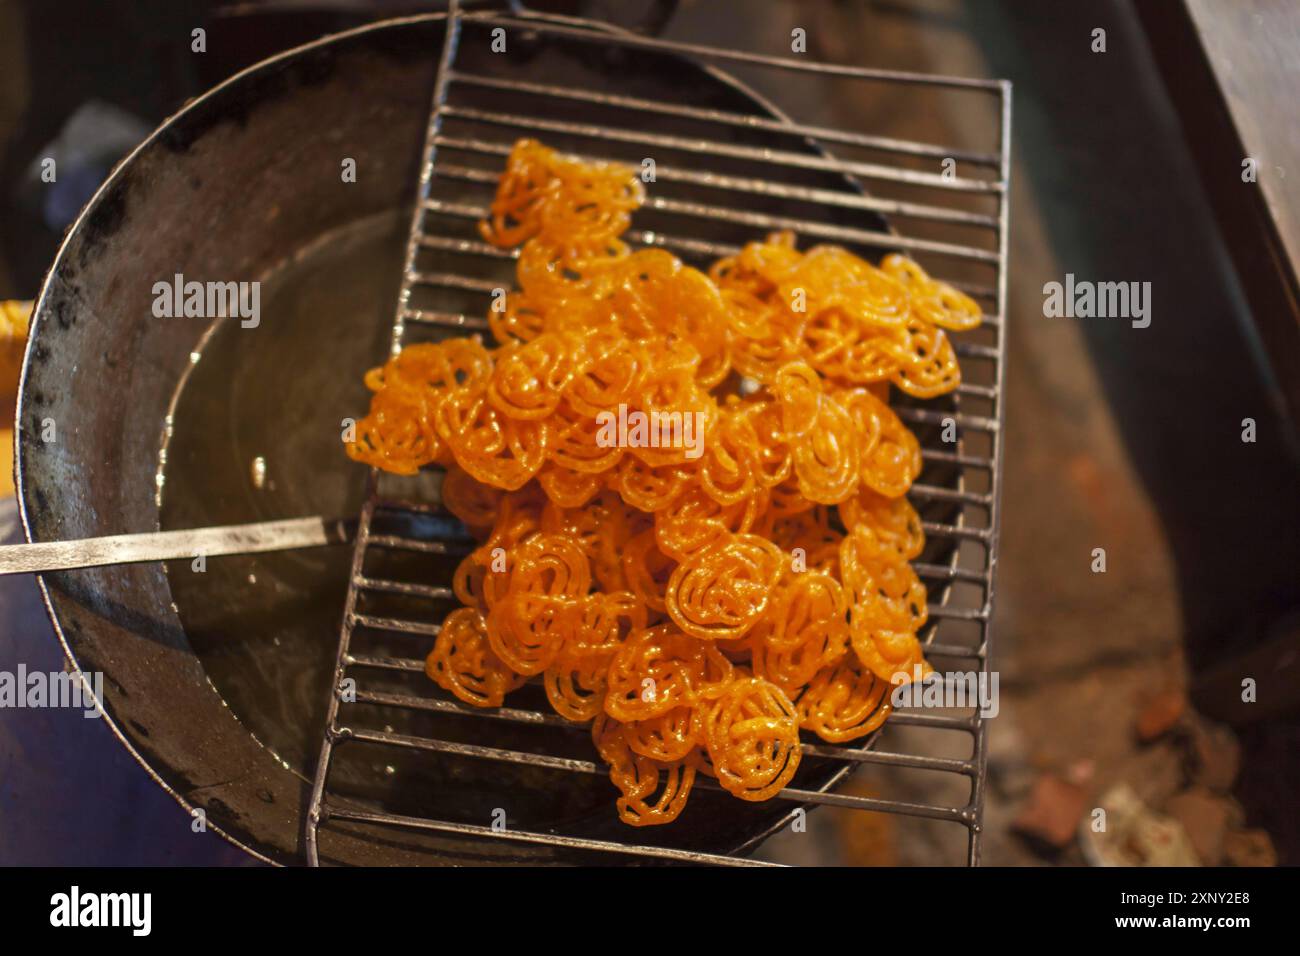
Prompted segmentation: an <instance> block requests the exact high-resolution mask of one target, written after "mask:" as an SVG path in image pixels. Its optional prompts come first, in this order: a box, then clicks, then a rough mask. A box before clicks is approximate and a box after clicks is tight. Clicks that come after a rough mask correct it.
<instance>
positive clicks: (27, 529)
mask: <svg viewBox="0 0 1300 956" xmlns="http://www.w3.org/2000/svg"><path fill="white" fill-rule="evenodd" d="M447 16H448V14H447V13H446V12H432V13H423V14H413V15H408V16H401V17H392V18H386V19H382V20H376V21H373V22H371V23H366V24H363V25H361V26H358V27H353V28H349V29H347V30H342V31H339V32H335V33H329V34H326V35H324V36H321V37H318V38H317V39H315V40H311V41H309V42H307V43H303V44H300V45H298V46H294V47H291V48H288V49H285V50H282V51H280V52H278V53H276V54H274V55H272V56H269V57H267V58H265V59H262V60H259V61H258V62H256V63H254V64H251V65H250V66H248V67H245V68H244V69H242V70H239V71H238V72H236V73H234V74H232V75H231V76H229V77H227V78H226V79H224V80H222V81H221V82H220V83H218V84H216V85H215V86H213V87H211V88H210V89H208V90H206V91H205V92H203V93H201V94H200V95H198V96H196V97H194V98H193V99H191V100H189V101H188V102H186V103H185V104H184V105H183V106H182V107H181V108H180V109H178V110H177V111H176V112H174V113H172V114H171V115H169V116H168V117H166V118H165V119H164V120H162V121H161V122H160V123H159V125H158V126H157V127H156V128H155V129H154V130H153V131H152V132H151V133H150V134H149V135H148V136H147V137H145V139H143V140H142V141H141V142H140V143H139V144H137V145H136V146H135V147H134V148H133V149H132V150H131V151H130V152H129V153H128V154H127V155H126V156H124V157H123V158H122V159H121V160H120V161H119V162H118V163H117V164H116V165H115V166H114V167H113V169H112V171H111V172H110V173H109V175H108V176H107V177H106V178H105V180H104V182H103V183H102V184H101V185H100V187H99V188H98V189H97V190H96V191H95V193H94V195H93V196H92V197H91V198H90V200H88V202H87V203H86V205H85V206H84V207H83V209H82V210H81V212H80V213H79V214H78V215H77V217H76V219H75V220H74V221H73V222H72V224H71V225H70V226H69V227H68V229H67V231H66V233H65V236H64V238H63V241H62V242H61V243H60V246H59V249H58V251H57V253H56V254H55V256H54V258H53V259H52V260H51V263H50V266H49V268H48V269H47V270H46V273H45V276H44V278H43V279H42V281H41V286H40V290H39V293H38V295H37V297H36V299H35V301H34V304H33V308H32V325H31V329H30V331H29V335H28V342H27V347H26V349H25V352H24V356H23V364H22V369H21V372H20V376H19V382H18V401H17V403H16V408H15V422H14V428H15V435H16V436H17V435H18V434H19V423H20V422H21V421H22V415H23V412H24V411H25V410H26V407H27V398H28V395H27V384H28V373H29V369H30V366H31V363H32V358H33V352H34V346H35V343H36V340H37V336H38V334H39V333H40V331H41V329H42V328H43V327H44V325H45V322H46V319H47V316H46V315H45V314H44V312H43V308H44V306H45V305H46V301H47V298H48V297H49V295H50V285H51V280H52V279H53V277H54V276H55V274H56V272H57V271H58V269H59V267H60V266H61V265H62V264H63V263H64V260H65V258H66V256H67V255H68V250H69V247H70V246H71V245H72V244H73V243H74V241H75V240H76V239H77V237H78V236H79V235H80V234H81V231H82V226H83V224H84V222H85V221H86V220H87V219H88V218H89V216H90V215H91V214H92V213H93V212H94V211H95V210H96V209H97V208H98V206H99V204H100V202H101V201H102V199H103V198H104V197H105V196H106V195H107V194H108V193H109V192H110V191H111V190H112V189H113V188H114V187H115V186H116V185H117V183H118V181H119V179H120V178H121V176H122V175H123V173H124V170H126V169H127V167H128V166H129V165H130V164H131V163H133V162H134V161H135V160H136V158H137V157H138V156H139V155H140V154H142V153H143V152H145V151H146V150H148V149H149V148H151V147H152V146H154V145H155V144H156V143H157V142H158V140H159V139H160V138H161V137H162V136H163V135H164V134H165V133H166V132H167V131H168V130H169V129H171V128H172V127H173V125H174V124H176V123H177V122H178V121H180V120H182V119H183V118H184V117H186V116H187V115H189V114H190V113H191V112H193V111H197V110H198V109H200V108H201V107H203V106H204V105H205V104H207V103H208V102H209V101H210V100H212V99H214V98H216V97H218V96H220V95H222V94H223V93H224V92H225V91H226V90H227V89H228V88H230V87H233V86H236V85H237V84H239V83H241V82H243V81H244V80H246V79H247V78H249V77H251V76H254V75H256V74H258V73H261V72H263V71H265V70H269V69H272V68H274V67H276V66H277V65H279V64H281V63H283V62H286V61H289V60H292V59H294V58H296V57H298V56H301V55H302V54H304V53H308V52H310V51H312V50H315V49H319V48H324V47H328V46H330V45H332V44H334V43H336V42H338V41H341V40H347V39H349V38H353V37H359V36H364V35H366V34H369V33H374V32H380V31H383V30H389V29H400V28H402V27H405V26H412V25H417V24H431V23H438V22H441V21H445V20H446V19H447ZM522 16H523V17H524V18H525V19H530V20H537V21H539V22H543V23H545V22H550V23H555V24H563V25H568V26H582V27H584V28H588V29H593V30H599V31H604V32H606V33H609V34H611V35H628V36H633V35H635V33H634V31H631V30H627V29H624V28H621V27H618V26H615V25H613V24H608V23H604V22H601V21H596V20H590V19H585V18H577V17H569V16H563V15H558V14H548V13H542V12H538V11H531V10H527V11H524V12H523V14H522ZM689 62H691V64H692V65H693V66H695V67H697V68H698V69H700V70H702V71H704V72H707V73H708V74H709V75H711V76H712V77H713V78H715V79H716V80H718V81H719V82H721V83H723V84H726V85H727V86H730V87H732V88H733V89H735V90H736V91H737V92H739V93H742V94H743V95H745V96H746V97H748V98H750V99H751V100H752V101H753V102H754V103H755V104H756V105H758V106H760V107H761V108H762V109H764V110H766V111H767V112H768V113H769V114H770V115H771V116H772V117H773V118H775V119H778V120H782V121H784V122H793V120H792V118H791V117H790V116H789V115H788V114H787V113H786V112H785V111H783V110H782V109H780V108H779V107H777V106H776V105H775V104H773V103H772V102H771V101H770V100H768V99H767V97H765V96H763V95H762V94H761V93H759V92H757V91H756V90H754V89H753V88H752V87H750V86H749V85H748V84H746V83H745V82H744V81H742V80H740V79H739V78H737V77H735V76H733V75H731V74H730V73H728V72H727V71H725V70H723V69H721V68H720V67H717V66H714V65H713V64H711V63H708V62H705V61H696V60H692V61H689ZM803 138H804V139H805V140H806V141H807V142H808V143H809V145H810V146H812V147H813V148H814V149H817V150H818V151H819V152H825V149H824V148H823V147H820V146H819V145H817V144H816V143H814V142H813V141H812V140H811V139H809V138H808V137H803ZM883 218H884V217H883V216H882V219H883ZM884 222H885V227H886V229H887V230H888V232H890V233H893V232H894V229H893V226H892V224H891V223H889V221H888V220H887V219H885V220H884ZM22 447H23V446H22V443H21V442H20V441H15V442H14V484H15V488H16V497H17V501H18V513H19V518H20V521H21V523H22V528H23V534H24V537H25V539H26V540H27V541H28V542H32V543H35V541H36V538H35V537H34V536H33V532H32V521H31V518H30V517H29V515H28V501H27V492H28V488H27V486H26V482H25V476H24V472H23V467H22V465H23V452H22ZM957 480H958V484H959V485H960V484H961V483H962V481H963V477H962V476H958V479H957ZM951 560H953V561H955V560H956V552H954V555H953V556H952V559H951ZM36 580H37V584H38V587H39V589H40V593H41V601H42V604H43V606H44V608H45V613H46V616H47V618H48V619H49V620H50V623H51V626H52V628H53V630H54V633H55V636H56V638H57V639H58V642H59V645H60V647H61V648H62V650H63V654H64V658H65V660H66V661H67V662H68V663H69V664H70V665H71V667H72V668H73V669H74V671H75V673H76V675H77V676H79V677H84V672H83V670H82V667H81V664H80V662H79V661H78V659H77V657H76V655H75V653H74V652H73V650H72V647H71V645H70V644H69V642H68V639H67V635H66V633H65V631H64V628H63V625H62V623H61V621H60V619H59V614H58V612H57V611H56V610H55V606H54V602H53V600H52V598H51V594H50V590H49V587H48V586H47V584H46V581H45V576H44V575H37V576H36ZM949 596H950V590H949V589H947V588H945V589H944V593H943V598H942V603H945V604H946V603H947V601H948V599H949ZM96 703H97V704H102V702H100V701H96ZM100 709H101V711H103V716H104V719H105V721H106V722H107V724H108V727H109V728H110V730H111V731H112V733H113V735H114V736H115V737H116V738H117V740H118V742H119V743H120V744H121V745H122V746H123V747H124V748H125V749H126V751H127V753H128V754H130V755H131V757H132V758H133V759H134V760H135V761H136V763H138V764H139V765H140V766H141V767H142V768H143V769H144V770H145V772H146V773H147V774H148V776H149V777H150V778H151V779H152V780H153V781H154V782H155V783H156V784H157V785H158V786H159V787H161V788H162V789H163V791H164V792H165V793H167V794H169V795H170V796H171V797H172V798H173V799H174V800H175V801H176V803H177V804H179V805H180V807H181V808H182V809H183V810H184V811H185V812H186V813H187V814H192V813H193V811H194V809H195V806H194V805H193V804H192V803H190V801H188V800H186V799H185V797H184V796H182V795H181V793H179V792H178V791H177V789H176V788H174V787H173V786H172V785H171V784H170V783H168V781H167V780H165V779H164V778H163V777H162V775H161V774H160V773H159V772H158V771H157V770H155V769H154V767H153V766H152V765H151V764H150V763H149V762H148V760H146V758H145V757H144V755H143V754H142V753H141V752H140V751H139V750H138V749H137V747H136V746H135V745H134V743H133V742H132V740H131V739H130V738H129V737H128V736H127V735H126V734H125V732H124V731H123V730H122V728H121V727H120V726H119V723H118V721H116V720H114V719H113V717H112V716H111V715H110V714H109V713H108V712H107V711H106V710H105V709H104V708H103V707H102V706H101V708H100ZM878 739H879V733H878V732H877V733H874V734H872V736H871V737H870V738H868V739H867V740H866V741H864V742H863V744H862V745H861V746H860V747H859V748H857V749H860V750H871V749H873V748H874V747H875V745H876V743H877V740H878ZM263 746H264V745H263ZM851 769H852V768H851V766H849V765H848V764H846V765H844V766H842V767H840V768H838V769H837V770H835V771H834V772H833V773H832V774H831V775H830V776H829V777H828V778H827V779H826V780H825V782H824V783H822V784H821V785H819V786H817V787H816V788H815V789H816V791H817V792H820V793H826V792H829V791H830V790H832V789H833V788H835V787H837V786H838V785H839V784H841V783H842V782H843V780H844V779H845V777H847V776H848V774H849V772H850V770H851ZM800 809H807V805H805V804H796V805H793V806H791V808H790V809H789V810H788V811H787V812H786V813H785V814H784V815H782V816H780V817H778V818H777V819H775V820H774V821H773V822H772V823H771V824H769V825H767V826H765V827H763V828H762V829H761V830H759V831H758V832H757V833H755V834H754V835H752V836H750V837H748V838H747V839H745V840H744V841H742V842H741V843H739V844H737V845H735V846H732V847H729V848H726V849H724V850H722V851H721V852H724V853H730V854H737V855H745V854H748V853H749V852H751V851H753V850H754V849H756V848H757V847H758V846H759V845H761V844H762V843H763V842H764V841H766V840H767V839H768V838H769V837H771V836H772V835H774V834H775V833H777V832H779V831H780V830H781V829H783V828H784V827H785V826H787V825H788V824H789V823H790V821H791V820H793V819H794V818H795V816H796V815H797V813H798V812H799V810H800ZM208 829H209V830H211V831H213V832H215V833H216V834H217V835H218V836H220V837H221V838H222V839H224V840H225V841H226V842H227V843H229V844H231V845H232V846H235V847H237V848H239V849H240V850H243V851H244V852H245V853H247V854H249V856H251V857H253V858H254V859H256V860H259V861H261V862H263V863H267V864H269V865H272V866H284V865H286V864H285V863H284V862H283V861H281V860H277V859H274V858H272V857H271V856H269V855H268V854H266V853H264V852H262V851H261V850H259V849H257V848H256V847H254V846H252V845H250V842H246V841H245V840H242V839H241V838H240V837H238V836H235V835H234V834H233V833H230V832H228V831H227V830H226V829H223V828H222V827H221V826H219V825H217V824H215V823H212V822H209V823H208Z"/></svg>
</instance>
